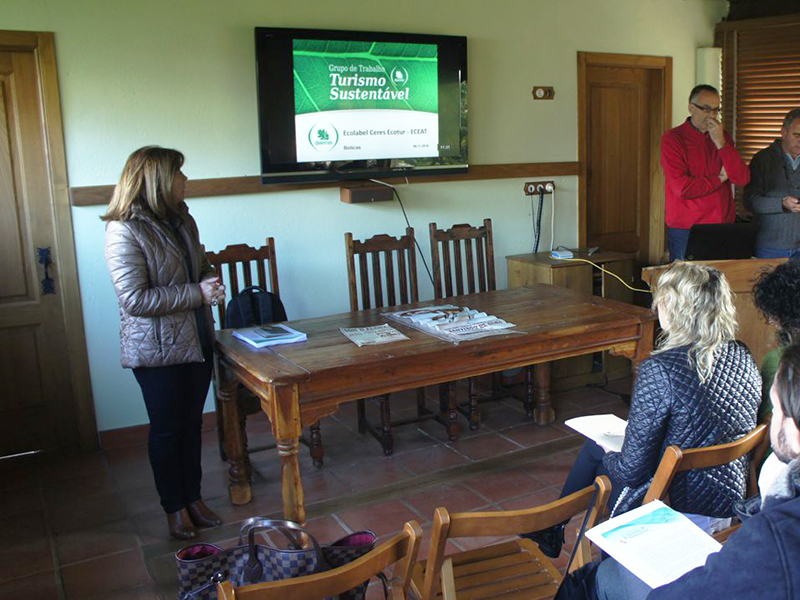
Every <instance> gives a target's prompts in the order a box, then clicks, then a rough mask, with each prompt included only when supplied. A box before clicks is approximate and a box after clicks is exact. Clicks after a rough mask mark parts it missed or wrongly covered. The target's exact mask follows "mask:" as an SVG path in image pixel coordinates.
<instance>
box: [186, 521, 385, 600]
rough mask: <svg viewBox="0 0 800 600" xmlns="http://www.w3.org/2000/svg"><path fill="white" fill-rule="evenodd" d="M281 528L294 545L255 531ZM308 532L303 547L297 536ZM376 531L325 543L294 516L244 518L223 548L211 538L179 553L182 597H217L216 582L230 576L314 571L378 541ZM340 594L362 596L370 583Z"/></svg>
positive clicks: (266, 577) (265, 577)
mask: <svg viewBox="0 0 800 600" xmlns="http://www.w3.org/2000/svg"><path fill="white" fill-rule="evenodd" d="M263 531H277V532H279V533H281V534H282V535H283V536H284V537H285V538H286V539H287V540H288V542H289V545H290V546H291V548H289V549H279V548H275V547H273V546H267V545H264V544H256V539H255V535H256V533H259V532H263ZM302 536H305V537H306V539H308V540H309V542H310V544H311V547H308V548H303V547H302V546H301V544H300V542H299V539H300V538H301V537H302ZM376 539H377V538H376V536H375V534H374V533H373V532H372V531H362V532H358V533H353V534H350V535H348V536H345V537H343V538H342V539H340V540H338V541H336V542H334V543H333V544H331V545H329V546H324V547H321V546H320V545H319V543H318V542H317V540H316V539H315V538H314V536H312V535H311V534H309V533H308V532H307V531H305V530H304V529H303V528H302V527H300V526H299V525H298V524H297V523H294V522H292V521H279V520H270V519H260V518H253V519H248V520H247V521H245V522H244V523H243V524H242V528H241V530H240V531H239V544H238V545H237V546H235V547H233V548H230V549H228V550H223V549H222V548H220V547H219V546H215V545H213V544H193V545H191V546H187V547H185V548H182V549H181V550H179V551H178V552H176V553H175V560H176V563H177V566H178V582H179V590H178V598H179V599H180V600H215V599H216V597H217V590H216V585H217V583H219V582H221V581H230V582H231V584H232V585H233V586H234V587H239V586H243V585H250V584H253V583H264V582H268V581H278V580H280V579H289V578H292V577H301V576H303V575H312V574H314V573H319V572H322V571H326V570H328V569H334V568H336V567H341V566H342V565H345V564H347V563H349V562H352V561H354V560H355V559H357V558H358V557H360V556H362V555H363V554H366V553H367V552H369V551H370V550H372V549H373V548H374V547H375V541H376ZM368 583H369V582H368V581H365V582H364V583H363V584H361V585H359V586H358V587H356V588H353V589H351V590H348V591H347V592H345V593H343V594H340V595H339V597H338V598H339V600H363V599H364V597H365V595H366V589H367V584H368Z"/></svg>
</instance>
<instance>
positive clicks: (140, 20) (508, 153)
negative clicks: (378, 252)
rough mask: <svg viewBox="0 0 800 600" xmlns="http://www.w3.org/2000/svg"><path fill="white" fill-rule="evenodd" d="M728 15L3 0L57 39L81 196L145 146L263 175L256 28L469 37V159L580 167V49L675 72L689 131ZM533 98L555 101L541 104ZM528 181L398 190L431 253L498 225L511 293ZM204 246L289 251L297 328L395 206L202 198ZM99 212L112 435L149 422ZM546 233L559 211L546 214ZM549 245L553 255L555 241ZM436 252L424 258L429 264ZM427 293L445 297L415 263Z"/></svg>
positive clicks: (89, 297) (669, 1) (88, 291)
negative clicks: (440, 229)
mask: <svg viewBox="0 0 800 600" xmlns="http://www.w3.org/2000/svg"><path fill="white" fill-rule="evenodd" d="M726 10H727V2H725V1H724V0H557V1H554V0H496V1H495V2H485V1H482V0H459V1H455V0H436V1H430V0H429V1H426V2H422V1H418V0H411V1H408V2H404V3H403V2H386V1H385V0H375V1H373V2H358V1H355V0H340V1H339V2H335V3H334V2H321V1H319V2H317V1H312V0H294V1H293V2H283V1H281V2H278V1H274V0H232V1H230V2H227V3H222V2H212V1H210V0H139V1H137V2H123V1H121V0H3V2H2V4H0V24H1V25H0V26H2V27H3V28H4V29H15V30H34V31H53V32H55V34H56V53H57V60H58V68H59V77H60V85H61V98H62V110H63V116H64V135H65V139H66V147H67V161H68V169H69V177H70V185H72V186H87V185H100V184H109V183H114V182H115V181H116V180H117V178H118V177H119V173H120V171H121V168H122V165H123V163H124V161H125V158H126V157H127V155H128V154H129V153H130V152H131V151H132V150H134V149H136V148H138V147H140V146H143V145H146V144H160V145H163V146H170V147H175V148H178V149H180V150H182V151H183V152H184V153H185V154H186V158H187V163H186V166H185V169H184V171H185V172H186V174H187V175H188V176H189V177H190V178H209V177H236V176H242V175H254V174H257V173H258V165H259V159H258V139H257V132H256V119H257V116H256V92H255V56H254V43H253V28H254V27H256V26H277V27H281V26H283V27H310V28H331V29H362V30H374V31H404V32H412V33H438V34H451V35H466V36H467V37H468V38H469V101H470V106H469V112H470V117H469V127H470V139H469V142H470V162H471V163H473V164H490V163H516V162H552V161H574V160H577V154H578V151H577V116H576V115H577V98H576V89H577V83H576V79H577V78H576V73H577V69H576V52H577V51H592V52H618V53H627V54H650V55H660V56H665V55H666V56H672V57H673V60H674V62H673V69H674V70H673V73H674V76H673V90H674V98H673V107H674V111H673V122H674V123H676V124H677V123H679V122H680V121H682V120H683V119H684V117H685V114H686V113H685V110H686V109H685V105H686V102H685V96H686V94H687V92H688V90H689V89H690V88H691V87H692V86H693V85H694V83H695V82H694V61H695V58H694V57H695V49H696V48H697V47H701V46H708V45H710V44H711V42H712V40H713V28H714V25H715V23H717V22H718V21H719V20H720V19H721V18H722V16H723V15H724V13H725V11H726ZM533 85H551V86H554V87H555V89H556V96H555V100H553V101H546V102H545V101H542V102H533V101H532V100H531V97H530V90H531V87H532V86H533ZM522 183H523V181H522V180H501V181H487V182H467V183H447V184H420V183H416V182H415V183H412V184H411V185H410V186H408V187H407V188H403V189H401V190H400V192H401V194H402V196H403V200H404V202H405V205H406V209H407V210H408V213H409V218H410V220H411V224H412V225H413V226H414V227H415V229H416V231H417V235H418V237H419V238H420V239H421V240H425V239H426V237H427V234H426V232H427V224H428V223H429V222H431V221H436V222H437V223H439V224H440V225H441V226H450V225H452V224H454V223H464V222H470V223H479V222H480V221H481V220H482V219H483V218H485V217H491V218H492V219H493V225H494V231H495V251H496V261H497V265H496V267H497V274H498V284H499V286H500V287H501V288H502V287H505V285H506V274H505V260H504V256H505V255H507V254H515V253H520V252H527V251H530V249H531V247H532V233H531V224H530V223H531V205H530V202H529V200H528V199H527V198H525V197H524V196H522V193H521V190H522ZM556 183H557V186H558V193H557V197H556V213H555V235H554V239H555V242H556V244H564V245H574V244H576V243H577V179H576V178H574V177H564V178H558V179H557V181H556ZM189 205H190V208H191V211H192V213H193V214H194V215H195V217H196V219H197V221H198V224H199V226H200V232H201V237H202V240H203V242H204V243H205V244H206V247H207V248H209V249H219V248H221V247H224V246H225V245H227V244H229V243H238V242H246V243H249V244H251V245H260V243H261V242H262V241H263V239H264V238H265V237H266V236H268V235H272V236H273V237H275V239H276V245H277V252H278V267H279V272H280V273H279V274H280V280H281V291H282V295H283V299H284V302H285V304H286V306H287V309H288V311H289V316H290V318H301V317H307V316H315V315H321V314H326V313H327V314H329V313H332V312H341V311H345V310H347V309H348V302H347V289H346V271H345V264H344V247H343V235H344V232H345V231H352V232H353V234H354V235H355V236H356V237H357V238H364V237H369V236H371V235H373V234H375V233H389V234H392V235H399V234H401V233H402V232H403V230H404V228H405V223H404V221H403V219H402V214H401V212H400V209H399V207H398V206H397V205H396V204H394V203H392V204H386V205H380V206H363V205H354V206H350V205H344V204H342V203H340V202H339V200H338V191H337V190H335V189H331V190H320V191H305V192H282V193H276V194H264V195H253V196H240V197H221V198H209V199H198V200H191V201H190V203H189ZM101 213H102V208H101V207H89V208H75V209H73V219H74V228H75V240H76V246H77V252H78V265H79V272H80V285H81V291H82V296H83V307H84V313H85V321H86V336H87V342H88V347H89V359H90V365H91V374H92V385H93V392H94V399H95V404H96V408H97V419H98V427H99V428H100V429H101V430H105V429H113V428H117V427H125V426H129V425H135V424H139V423H143V422H146V414H145V411H144V406H143V404H142V401H141V397H140V394H139V390H138V387H137V386H136V383H135V381H134V378H133V376H132V374H131V373H129V372H127V371H123V370H122V369H121V368H120V366H119V362H118V354H119V351H118V311H117V307H116V299H115V297H114V295H113V292H112V290H111V285H110V283H109V279H108V274H107V272H106V269H105V264H104V262H103V251H102V248H103V226H102V223H101V222H100V221H99V220H98V216H99V215H100V214H101ZM549 218H550V201H549V200H548V201H547V208H546V210H545V213H544V220H545V223H547V222H548V220H549ZM542 245H543V247H544V246H546V247H549V245H550V234H549V228H548V227H547V226H545V227H544V232H543V236H542ZM426 246H427V245H426V244H423V251H424V254H425V255H426V257H427V256H428V255H429V251H428V249H427V247H426ZM420 281H421V295H422V297H423V298H430V297H431V296H432V288H431V285H430V283H429V282H426V280H425V274H424V270H422V265H421V264H420Z"/></svg>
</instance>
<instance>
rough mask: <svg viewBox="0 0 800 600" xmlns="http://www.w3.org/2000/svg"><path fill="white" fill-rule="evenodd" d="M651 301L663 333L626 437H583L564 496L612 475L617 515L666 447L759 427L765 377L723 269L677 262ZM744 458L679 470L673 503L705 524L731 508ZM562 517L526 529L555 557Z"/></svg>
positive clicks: (725, 438) (640, 490) (639, 495)
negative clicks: (740, 332)
mask: <svg viewBox="0 0 800 600" xmlns="http://www.w3.org/2000/svg"><path fill="white" fill-rule="evenodd" d="M654 286H655V287H654V290H653V309H654V310H656V311H658V320H659V323H660V324H661V329H662V332H661V335H660V337H659V340H658V344H657V349H656V350H654V351H653V353H652V355H651V356H650V358H648V359H647V360H645V361H643V362H642V363H641V365H640V367H639V371H638V373H637V375H636V380H635V383H634V388H633V395H632V397H631V407H630V414H629V416H628V425H627V428H626V429H625V441H624V443H623V445H622V450H621V451H620V452H607V451H606V450H605V449H603V448H601V447H600V446H598V445H597V444H595V443H594V442H592V441H587V442H586V443H585V444H584V446H583V449H582V450H581V453H580V455H579V456H578V459H577V460H576V462H575V464H574V465H573V467H572V470H571V471H570V473H569V475H568V476H567V480H566V482H565V484H564V487H563V489H562V492H561V496H562V497H564V496H567V495H569V494H571V493H573V492H576V491H578V490H580V489H582V488H584V487H586V486H589V485H591V484H592V481H593V480H594V478H595V476H596V475H608V476H609V478H610V479H611V483H612V493H611V499H610V501H609V506H610V507H613V508H612V515H617V514H620V513H623V512H626V511H628V510H630V509H632V508H635V507H636V506H638V505H639V504H641V501H642V500H643V499H644V496H645V494H646V493H647V488H648V487H649V485H650V482H651V481H652V478H653V475H654V474H655V472H656V468H657V467H658V463H659V461H660V460H661V456H662V455H663V453H664V450H665V449H666V448H667V446H670V445H672V444H675V445H677V446H679V447H681V448H701V447H705V446H713V445H716V444H725V443H728V442H732V441H735V440H737V439H738V438H740V437H741V436H743V435H745V434H747V433H748V432H750V431H751V430H752V429H754V428H755V426H756V413H757V412H758V406H759V403H760V402H761V376H760V375H759V372H758V367H757V366H756V364H755V361H754V360H753V357H752V356H751V355H750V351H749V350H748V349H747V347H746V346H745V345H744V344H742V343H740V342H737V341H736V340H735V339H734V336H735V334H736V311H735V309H734V306H733V292H732V291H731V288H730V286H729V285H728V282H727V280H726V279H725V277H724V275H722V273H720V272H719V271H717V270H716V269H713V268H711V267H707V266H703V265H697V264H692V263H685V262H676V263H674V264H673V265H672V266H671V267H670V268H669V269H667V270H666V271H664V272H663V273H662V274H661V276H660V277H659V278H658V280H657V281H656V282H655V284H654ZM746 481H747V458H746V457H743V458H741V459H738V460H736V461H734V462H732V463H730V464H727V465H724V466H722V467H715V468H712V469H703V470H696V471H689V472H686V473H680V474H678V475H676V476H675V479H674V480H673V482H672V485H671V487H670V493H669V496H670V503H671V505H672V507H673V508H674V509H675V510H678V511H681V512H683V513H686V514H687V516H689V518H691V519H692V520H694V521H695V522H696V523H697V524H698V525H700V526H701V527H703V528H705V529H706V530H710V529H713V528H714V527H715V525H716V524H717V521H718V520H719V519H727V518H729V517H731V516H732V515H733V503H734V502H735V501H736V500H739V499H742V498H743V497H744V494H745V490H746ZM565 525H566V523H562V524H560V525H556V526H555V527H552V528H549V529H546V530H542V531H537V532H533V533H529V534H526V537H530V538H531V539H533V540H534V541H535V542H537V543H538V544H539V546H540V548H541V549H542V551H543V552H544V553H545V554H548V555H549V556H553V557H557V556H558V555H559V553H560V551H561V545H562V544H563V542H564V527H565Z"/></svg>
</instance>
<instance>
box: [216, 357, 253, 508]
mask: <svg viewBox="0 0 800 600" xmlns="http://www.w3.org/2000/svg"><path fill="white" fill-rule="evenodd" d="M217 393H218V395H219V401H220V406H222V421H223V426H224V428H225V453H226V454H227V455H228V462H229V463H230V468H229V470H228V494H229V495H230V499H231V503H233V504H237V505H239V504H247V503H249V502H250V501H251V500H252V499H253V495H252V491H251V489H250V463H249V460H248V458H247V451H246V449H245V442H244V436H243V435H242V429H241V418H240V417H239V383H238V382H237V381H236V380H235V379H233V378H232V377H227V376H226V374H225V373H224V372H223V373H222V374H221V376H220V386H219V388H218V390H217Z"/></svg>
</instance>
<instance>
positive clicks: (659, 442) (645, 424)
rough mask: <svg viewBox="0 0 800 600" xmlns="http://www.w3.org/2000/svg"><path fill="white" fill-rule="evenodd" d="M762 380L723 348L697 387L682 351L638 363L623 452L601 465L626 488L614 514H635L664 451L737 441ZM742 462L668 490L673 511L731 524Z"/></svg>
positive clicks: (682, 476)
mask: <svg viewBox="0 0 800 600" xmlns="http://www.w3.org/2000/svg"><path fill="white" fill-rule="evenodd" d="M760 402H761V375H760V374H759V372H758V368H757V367H756V363H755V361H754V360H753V357H752V356H751V355H750V351H749V350H748V349H747V347H746V346H745V345H744V344H741V343H740V342H729V343H728V344H726V345H725V346H723V347H722V348H720V350H718V351H717V357H716V361H715V364H714V371H713V374H712V375H711V377H710V378H709V379H708V380H707V381H706V382H705V383H704V384H701V383H700V379H699V377H698V376H697V371H696V369H694V368H693V367H692V366H691V365H690V364H689V358H688V347H681V348H673V349H671V350H667V351H665V352H662V353H660V354H656V355H655V356H652V357H650V358H648V359H647V360H645V361H644V362H642V364H641V367H640V368H639V372H638V374H637V377H636V383H635V385H634V390H633V397H632V399H631V410H630V415H629V417H628V427H627V429H626V430H625V442H624V443H623V445H622V451H621V452H609V453H608V454H606V455H605V457H604V459H603V464H604V465H605V467H606V468H607V469H608V471H609V475H610V477H611V480H612V481H613V483H614V485H615V486H617V485H621V486H625V487H624V489H623V492H622V494H621V495H620V498H619V500H618V501H617V505H616V506H615V507H614V510H613V514H615V515H616V514H620V513H622V512H625V511H627V510H630V509H631V508H634V507H635V506H637V505H638V504H639V503H640V502H641V501H642V499H643V498H644V496H645V494H646V493H647V487H648V485H649V483H650V480H651V479H652V477H653V475H654V474H655V472H656V468H657V467H658V463H659V461H660V460H661V456H662V454H663V453H664V450H665V449H666V448H667V446H670V445H672V444H676V445H678V446H680V447H681V448H698V447H704V446H713V445H715V444H725V443H728V442H732V441H735V440H736V439H738V438H740V437H741V436H743V435H745V434H746V433H748V432H749V431H752V430H753V428H755V426H756V413H757V412H758V406H759V403H760ZM747 467H748V462H747V457H742V458H740V459H738V460H736V461H734V462H732V463H730V464H728V465H725V466H722V467H715V468H712V469H697V470H694V471H688V472H685V473H679V474H678V475H676V477H675V479H673V482H672V485H671V487H670V490H669V498H670V504H671V506H672V507H673V508H674V509H675V510H679V511H681V512H685V513H694V514H700V515H707V516H709V517H730V516H732V515H733V510H732V505H733V502H734V501H735V500H738V499H741V498H743V497H744V494H745V492H746V485H747Z"/></svg>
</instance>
